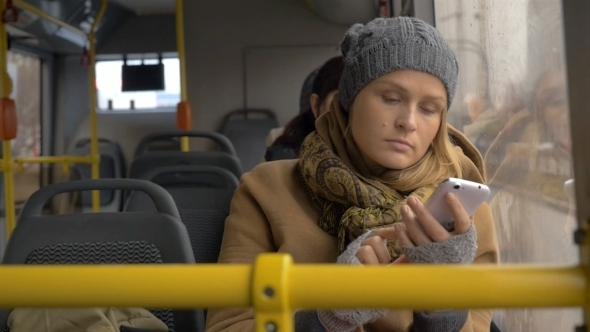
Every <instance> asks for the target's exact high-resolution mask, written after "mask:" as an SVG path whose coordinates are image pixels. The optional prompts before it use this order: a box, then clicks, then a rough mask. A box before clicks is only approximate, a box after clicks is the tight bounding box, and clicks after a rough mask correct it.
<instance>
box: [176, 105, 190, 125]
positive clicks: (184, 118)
mask: <svg viewBox="0 0 590 332" xmlns="http://www.w3.org/2000/svg"><path fill="white" fill-rule="evenodd" d="M192 124H193V122H192V118H191V106H190V104H189V103H188V102H187V101H181V102H180V103H178V105H177V106H176V129H178V130H191V128H192Z"/></svg>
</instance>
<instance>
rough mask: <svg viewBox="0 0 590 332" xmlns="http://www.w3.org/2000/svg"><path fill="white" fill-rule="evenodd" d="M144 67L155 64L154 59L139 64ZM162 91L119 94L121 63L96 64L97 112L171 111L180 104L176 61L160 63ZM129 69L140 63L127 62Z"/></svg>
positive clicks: (98, 62) (178, 68) (169, 59)
mask: <svg viewBox="0 0 590 332" xmlns="http://www.w3.org/2000/svg"><path fill="white" fill-rule="evenodd" d="M143 63H144V64H146V65H149V64H157V63H158V60H157V59H146V60H143ZM162 63H163V64H164V84H165V86H166V87H165V90H160V91H137V92H123V91H122V82H121V72H122V66H123V60H115V61H112V60H111V61H97V63H96V85H97V91H98V93H97V95H98V109H99V111H100V112H112V111H129V110H142V111H149V110H155V111H175V110H176V104H178V102H179V101H180V62H179V60H178V58H166V59H162ZM127 64H128V65H130V66H133V65H141V64H142V60H127Z"/></svg>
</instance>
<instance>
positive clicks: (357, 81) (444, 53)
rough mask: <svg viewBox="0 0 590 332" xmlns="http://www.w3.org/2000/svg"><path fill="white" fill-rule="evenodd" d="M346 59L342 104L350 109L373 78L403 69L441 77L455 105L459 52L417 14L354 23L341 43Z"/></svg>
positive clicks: (342, 83)
mask: <svg viewBox="0 0 590 332" xmlns="http://www.w3.org/2000/svg"><path fill="white" fill-rule="evenodd" d="M340 48H341V49H342V55H343V56H344V58H345V64H344V72H343V73H342V78H341V79H340V86H339V88H338V90H339V92H340V103H341V104H342V106H343V107H344V109H345V110H346V111H348V109H349V107H350V105H351V104H352V101H353V100H354V97H355V96H356V94H357V93H358V92H359V91H360V90H362V88H364V87H365V86H366V85H367V84H369V83H371V82H372V81H373V80H375V79H377V78H379V77H381V76H383V75H385V74H387V73H390V72H392V71H395V70H400V69H413V70H419V71H423V72H425V73H428V74H431V75H434V76H436V77H438V78H439V79H440V80H441V81H442V82H443V84H444V86H445V88H446V90H447V98H448V107H450V105H451V101H452V100H453V96H454V95H455V88H456V87H457V76H458V74H459V66H458V64H457V59H456V57H455V53H453V51H452V50H451V48H450V47H449V46H448V45H447V43H446V42H445V41H444V40H443V37H442V36H441V34H440V33H439V32H438V30H436V28H434V27H433V26H431V25H429V24H427V23H426V22H424V21H422V20H419V19H417V18H413V17H396V18H377V19H375V20H373V21H371V22H369V23H367V24H355V25H353V26H352V27H351V28H350V29H349V30H348V31H347V32H346V35H345V36H344V40H343V41H342V43H341V44H340Z"/></svg>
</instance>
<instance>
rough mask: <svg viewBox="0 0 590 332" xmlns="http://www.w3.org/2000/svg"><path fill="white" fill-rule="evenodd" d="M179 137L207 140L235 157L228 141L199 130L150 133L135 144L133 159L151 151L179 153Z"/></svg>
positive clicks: (218, 135) (234, 152)
mask: <svg viewBox="0 0 590 332" xmlns="http://www.w3.org/2000/svg"><path fill="white" fill-rule="evenodd" d="M181 137H193V138H205V139H209V140H211V141H213V142H215V143H216V144H217V146H218V147H219V149H220V150H221V151H222V152H225V153H229V154H231V155H236V151H235V149H234V146H233V145H232V143H231V142H230V140H229V139H228V138H227V137H225V136H223V135H221V134H219V133H215V132H210V131H201V130H188V131H180V130H174V131H163V132H157V133H151V134H149V135H147V136H145V137H143V138H142V139H141V141H139V144H137V148H136V149H135V153H134V158H137V157H139V156H141V155H143V154H145V153H148V152H153V151H154V152H158V151H179V150H180V138H181ZM177 142H178V143H177Z"/></svg>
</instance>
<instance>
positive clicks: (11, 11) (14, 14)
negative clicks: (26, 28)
mask: <svg viewBox="0 0 590 332" xmlns="http://www.w3.org/2000/svg"><path fill="white" fill-rule="evenodd" d="M17 21H18V10H17V9H16V7H14V5H13V4H12V0H6V7H5V8H4V10H3V11H2V22H3V23H15V22H17Z"/></svg>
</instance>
